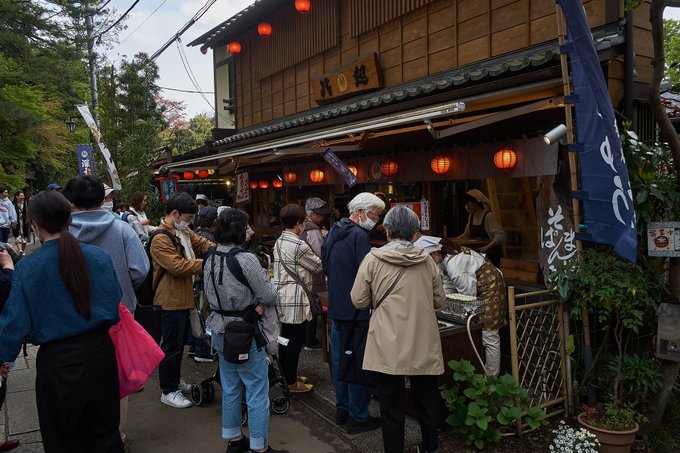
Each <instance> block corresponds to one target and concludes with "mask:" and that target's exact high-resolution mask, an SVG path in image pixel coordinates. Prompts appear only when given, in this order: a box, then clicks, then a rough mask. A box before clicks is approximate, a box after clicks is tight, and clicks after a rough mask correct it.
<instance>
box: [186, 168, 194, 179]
mask: <svg viewBox="0 0 680 453" xmlns="http://www.w3.org/2000/svg"><path fill="white" fill-rule="evenodd" d="M184 179H186V180H189V181H190V180H192V179H194V172H193V171H188V170H187V171H185V172H184Z"/></svg>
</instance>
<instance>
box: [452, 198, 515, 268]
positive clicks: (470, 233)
mask: <svg viewBox="0 0 680 453" xmlns="http://www.w3.org/2000/svg"><path fill="white" fill-rule="evenodd" d="M465 210H466V211H467V212H469V213H470V215H469V217H468V221H467V224H466V225H465V231H463V234H461V235H460V236H458V237H457V239H466V240H470V239H472V240H485V241H486V240H488V241H489V242H488V243H487V244H486V245H484V246H482V247H480V248H479V249H478V251H479V252H480V253H484V254H486V256H487V258H488V259H489V260H490V261H491V262H492V263H493V265H494V266H496V267H500V265H501V255H502V251H503V244H504V243H505V232H504V231H503V227H502V226H501V223H500V222H499V221H498V219H497V218H496V215H495V214H494V213H493V212H491V201H490V200H489V199H488V198H487V197H486V195H484V194H483V193H482V192H481V191H480V190H477V189H472V190H468V191H467V193H466V194H465Z"/></svg>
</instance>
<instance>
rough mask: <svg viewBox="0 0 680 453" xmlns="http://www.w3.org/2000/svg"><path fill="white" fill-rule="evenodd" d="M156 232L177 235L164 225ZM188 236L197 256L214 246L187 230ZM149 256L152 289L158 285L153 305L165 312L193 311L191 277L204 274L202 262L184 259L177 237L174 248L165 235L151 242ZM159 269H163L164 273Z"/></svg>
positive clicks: (200, 260)
mask: <svg viewBox="0 0 680 453" xmlns="http://www.w3.org/2000/svg"><path fill="white" fill-rule="evenodd" d="M158 229H165V230H168V231H169V232H170V234H172V235H176V232H175V229H174V228H172V227H170V226H168V225H166V224H165V222H161V226H159V227H158ZM187 234H188V235H189V238H190V239H191V246H192V248H193V249H194V254H195V255H196V256H203V255H204V254H205V253H206V252H207V251H208V249H209V248H210V247H212V246H213V245H215V244H213V243H212V242H210V241H208V240H207V239H205V238H202V237H201V236H199V235H197V234H196V233H194V232H193V231H191V230H188V231H187ZM150 253H151V260H152V262H153V285H154V286H156V285H157V289H156V293H155V294H154V298H153V302H154V304H157V305H161V306H162V307H163V310H167V311H173V310H189V309H191V308H194V295H193V282H192V276H194V275H196V274H200V273H202V272H203V260H202V259H188V258H184V255H183V253H182V245H181V242H180V239H179V237H178V238H177V247H175V245H174V244H173V243H172V239H170V238H169V237H167V236H166V235H165V234H159V235H157V236H155V237H154V238H153V239H152V241H151V250H150ZM162 269H165V272H164V273H163V272H162ZM161 274H163V275H161ZM159 280H160V283H159Z"/></svg>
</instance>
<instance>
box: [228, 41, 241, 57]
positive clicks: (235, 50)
mask: <svg viewBox="0 0 680 453" xmlns="http://www.w3.org/2000/svg"><path fill="white" fill-rule="evenodd" d="M229 52H231V53H232V54H234V55H236V54H239V53H241V43H240V42H238V41H232V42H230V43H229Z"/></svg>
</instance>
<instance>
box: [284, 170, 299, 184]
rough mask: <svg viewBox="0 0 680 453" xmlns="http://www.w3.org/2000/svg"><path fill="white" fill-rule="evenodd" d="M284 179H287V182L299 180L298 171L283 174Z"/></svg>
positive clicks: (292, 182)
mask: <svg viewBox="0 0 680 453" xmlns="http://www.w3.org/2000/svg"><path fill="white" fill-rule="evenodd" d="M283 180H284V181H286V183H287V184H295V181H297V173H295V172H294V171H287V172H285V173H284V174H283Z"/></svg>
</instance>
